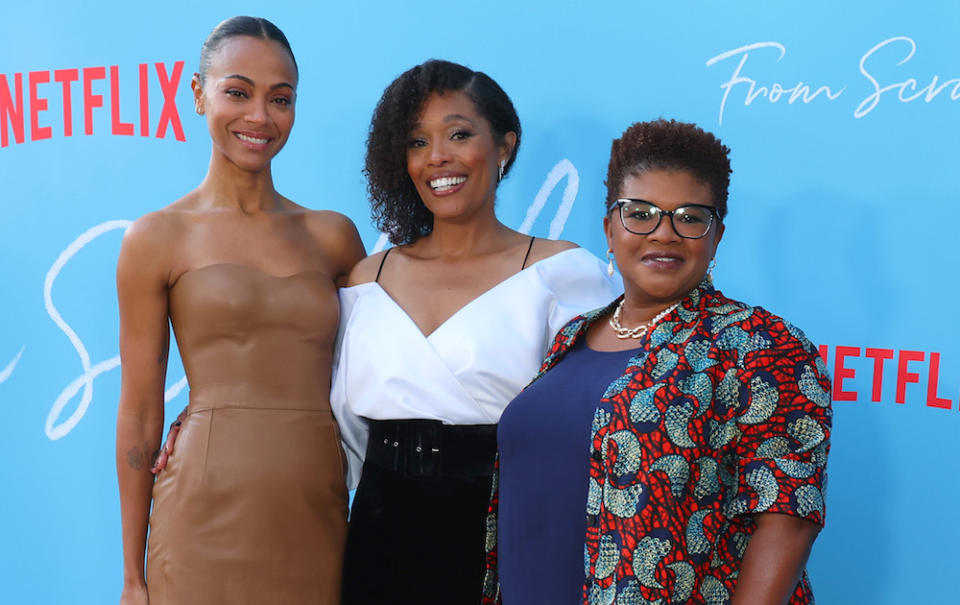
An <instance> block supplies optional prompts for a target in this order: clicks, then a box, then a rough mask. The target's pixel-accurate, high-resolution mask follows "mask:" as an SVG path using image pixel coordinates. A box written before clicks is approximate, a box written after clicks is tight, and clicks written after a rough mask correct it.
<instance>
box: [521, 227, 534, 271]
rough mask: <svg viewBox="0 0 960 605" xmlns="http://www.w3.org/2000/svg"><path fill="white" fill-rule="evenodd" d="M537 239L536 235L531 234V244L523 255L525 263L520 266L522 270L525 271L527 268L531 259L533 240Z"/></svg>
mask: <svg viewBox="0 0 960 605" xmlns="http://www.w3.org/2000/svg"><path fill="white" fill-rule="evenodd" d="M535 239H537V238H536V237H534V236H532V235H531V236H530V245H529V246H527V254H526V256H524V257H523V265H521V266H520V270H521V271H523V270H524V269H526V268H527V261H528V260H529V259H530V251H531V250H533V240H535Z"/></svg>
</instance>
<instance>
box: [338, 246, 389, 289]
mask: <svg viewBox="0 0 960 605" xmlns="http://www.w3.org/2000/svg"><path fill="white" fill-rule="evenodd" d="M387 252H389V249H387V250H381V251H380V252H377V253H375V254H371V255H370V256H368V257H366V258H364V259H363V260H361V261H360V262H358V263H357V264H356V265H354V267H353V271H351V272H350V277H349V278H347V286H356V285H358V284H365V283H368V282H372V281H375V280H376V279H377V273H378V272H379V271H380V264H381V263H382V262H383V259H384V256H386V254H387Z"/></svg>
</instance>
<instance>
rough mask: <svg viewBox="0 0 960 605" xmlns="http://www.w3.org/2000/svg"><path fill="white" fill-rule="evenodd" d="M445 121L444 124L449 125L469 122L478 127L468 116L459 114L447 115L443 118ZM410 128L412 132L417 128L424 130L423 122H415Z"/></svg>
mask: <svg viewBox="0 0 960 605" xmlns="http://www.w3.org/2000/svg"><path fill="white" fill-rule="evenodd" d="M443 121H444V122H447V123H449V122H457V121H463V122H469V123H470V124H472V125H474V126H476V124H477V123H476V122H474V121H473V120H471V119H470V118H468V117H467V116H465V115H462V114H459V113H451V114H448V115H445V116H443ZM410 128H411V130H412V129H415V128H423V122H414V123H413V126H411V127H410Z"/></svg>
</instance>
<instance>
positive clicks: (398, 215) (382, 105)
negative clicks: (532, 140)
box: [363, 59, 521, 245]
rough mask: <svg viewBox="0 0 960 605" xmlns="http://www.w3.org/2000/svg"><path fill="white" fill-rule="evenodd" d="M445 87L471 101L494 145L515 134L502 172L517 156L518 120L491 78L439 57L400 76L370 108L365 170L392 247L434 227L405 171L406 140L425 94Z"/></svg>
mask: <svg viewBox="0 0 960 605" xmlns="http://www.w3.org/2000/svg"><path fill="white" fill-rule="evenodd" d="M446 91H455V92H456V91H459V92H462V93H464V94H466V95H467V96H468V97H469V98H470V100H471V101H473V104H474V106H475V107H476V109H477V112H478V113H479V114H480V115H482V116H483V117H484V118H485V119H486V120H487V121H488V122H489V123H490V128H491V131H492V132H493V137H494V140H495V141H496V142H497V143H498V144H501V143H502V142H503V139H504V136H505V135H506V134H507V133H508V132H513V133H515V134H516V135H517V142H516V144H515V145H514V146H513V152H512V153H511V155H510V158H509V159H508V160H507V163H506V165H505V166H504V169H503V174H504V176H506V175H507V173H509V172H510V167H511V166H513V161H514V159H515V158H516V157H517V150H518V149H519V148H520V134H521V131H520V118H519V117H518V116H517V111H516V109H514V107H513V102H512V101H511V100H510V97H508V96H507V93H505V92H504V91H503V89H502V88H500V86H499V85H498V84H497V83H496V82H494V81H493V79H492V78H490V76H488V75H486V74H485V73H483V72H479V71H473V70H472V69H470V68H468V67H465V66H463V65H458V64H457V63H451V62H449V61H440V60H437V59H431V60H430V61H427V62H425V63H422V64H420V65H417V66H416V67H413V68H411V69H409V70H407V71H405V72H403V73H402V74H400V76H399V77H397V79H396V80H394V81H393V82H391V83H390V85H389V86H387V88H386V90H384V91H383V96H382V97H380V101H379V102H378V103H377V107H376V109H374V111H373V119H372V120H371V122H370V133H369V135H368V137H367V155H366V161H365V165H364V169H363V172H364V174H365V175H366V177H367V191H368V192H369V194H370V204H371V215H372V218H373V222H374V224H375V225H376V226H377V228H379V229H380V231H382V232H383V233H386V234H387V236H388V237H389V238H390V242H391V243H393V244H394V245H402V244H409V243H413V242H415V241H416V240H418V239H419V238H421V237H423V236H424V235H427V234H428V233H430V232H431V231H432V230H433V213H432V212H430V211H429V210H428V209H427V207H426V206H425V205H424V204H423V201H422V200H421V199H420V195H419V194H418V193H417V190H416V187H414V184H413V181H412V180H411V179H410V176H409V174H408V173H407V144H408V138H409V136H410V131H411V130H412V128H413V125H414V123H415V122H416V121H417V117H418V116H419V115H420V111H421V110H422V109H423V104H424V103H425V102H426V100H427V98H428V97H429V96H430V95H431V94H433V93H437V94H443V93H444V92H446Z"/></svg>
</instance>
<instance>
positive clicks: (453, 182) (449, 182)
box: [430, 176, 467, 191]
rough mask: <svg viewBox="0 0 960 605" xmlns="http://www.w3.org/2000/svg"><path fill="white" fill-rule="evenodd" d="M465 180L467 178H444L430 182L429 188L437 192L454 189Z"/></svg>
mask: <svg viewBox="0 0 960 605" xmlns="http://www.w3.org/2000/svg"><path fill="white" fill-rule="evenodd" d="M466 180H467V177H465V176H444V177H440V178H439V179H433V180H432V181H430V188H431V189H434V190H437V191H442V190H445V189H450V188H451V187H456V186H457V185H459V184H460V183H463V182H464V181H466Z"/></svg>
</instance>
